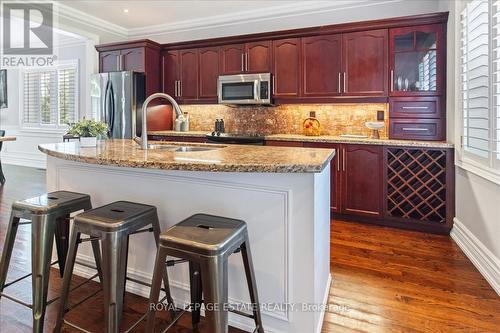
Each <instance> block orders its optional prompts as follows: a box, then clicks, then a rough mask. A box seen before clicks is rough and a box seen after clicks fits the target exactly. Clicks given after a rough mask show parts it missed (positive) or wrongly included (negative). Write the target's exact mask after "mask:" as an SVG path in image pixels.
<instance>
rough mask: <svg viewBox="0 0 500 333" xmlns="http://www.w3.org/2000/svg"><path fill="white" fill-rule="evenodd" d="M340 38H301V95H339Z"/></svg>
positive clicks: (336, 36) (338, 36)
mask: <svg viewBox="0 0 500 333" xmlns="http://www.w3.org/2000/svg"><path fill="white" fill-rule="evenodd" d="M341 48H342V36H341V35H325V36H314V37H305V38H302V80H303V81H302V95H303V96H304V97H330V96H336V95H340V94H341V72H342V68H341V66H342V53H341Z"/></svg>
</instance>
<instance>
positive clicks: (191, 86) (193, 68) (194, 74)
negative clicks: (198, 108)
mask: <svg viewBox="0 0 500 333" xmlns="http://www.w3.org/2000/svg"><path fill="white" fill-rule="evenodd" d="M179 63H180V67H179V68H180V69H179V79H180V81H181V82H180V87H179V90H180V94H179V95H180V97H181V99H182V100H196V99H198V49H189V50H181V51H179Z"/></svg>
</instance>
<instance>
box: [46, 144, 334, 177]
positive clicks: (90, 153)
mask: <svg viewBox="0 0 500 333" xmlns="http://www.w3.org/2000/svg"><path fill="white" fill-rule="evenodd" d="M150 143H157V144H163V145H169V146H172V145H175V146H190V147H202V148H203V147H207V148H216V149H212V150H206V151H191V152H175V151H173V150H167V149H149V150H147V151H146V150H141V149H140V147H139V145H138V144H137V143H135V142H134V141H132V140H116V139H115V140H104V141H99V142H98V144H97V147H91V148H83V147H80V143H79V142H65V143H52V144H42V145H39V146H38V149H39V150H40V151H41V152H43V153H46V154H47V155H49V156H53V157H57V158H61V159H65V160H70V161H76V162H83V163H90V164H100V165H112V166H121V167H130V168H145V169H164V170H183V171H213V172H274V173H314V172H321V171H322V170H323V169H324V168H325V167H326V166H327V165H328V162H329V161H330V160H331V159H332V158H333V156H334V155H335V154H334V150H333V149H321V148H290V147H266V146H252V145H218V144H189V143H183V144H178V143H177V144H176V143H171V142H163V143H160V142H152V141H150ZM174 149H175V148H174Z"/></svg>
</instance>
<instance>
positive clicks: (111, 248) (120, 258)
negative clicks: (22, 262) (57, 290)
mask: <svg viewBox="0 0 500 333" xmlns="http://www.w3.org/2000/svg"><path fill="white" fill-rule="evenodd" d="M73 225H74V227H73V230H72V231H71V236H70V242H69V251H68V257H67V261H66V270H65V271H64V278H63V286H62V290H61V302H60V305H59V314H58V318H57V322H56V327H55V329H54V332H60V331H61V327H62V324H63V322H64V323H66V324H68V325H70V326H72V327H73V328H76V329H79V330H82V331H86V330H84V329H82V328H81V327H78V326H77V325H75V324H72V323H70V322H68V321H66V320H64V314H65V313H66V312H67V311H69V310H71V309H73V308H74V307H73V308H71V309H66V303H67V302H68V292H69V287H70V282H71V277H72V274H73V267H74V263H75V258H76V253H77V250H78V240H79V239H80V235H81V234H82V233H83V234H87V235H89V236H90V238H91V239H93V240H98V241H100V242H101V245H102V273H103V277H102V280H101V283H102V288H103V291H104V320H105V325H106V327H105V330H104V331H105V332H108V333H115V332H119V329H120V323H121V319H122V309H123V298H124V294H125V282H126V280H132V281H134V282H137V283H141V284H143V285H146V286H149V284H146V283H143V282H141V281H137V280H133V279H130V278H127V276H126V271H127V257H128V243H129V236H130V235H132V234H137V233H142V232H153V234H154V238H155V242H156V245H157V246H158V243H159V238H160V225H159V222H158V215H157V212H156V207H154V206H150V205H143V204H139V203H134V202H128V201H117V202H114V203H111V204H108V205H106V206H102V207H99V208H95V209H92V210H89V211H86V212H84V213H82V214H80V215H78V216H76V217H75V221H74V224H73ZM143 228H146V229H143ZM162 278H163V283H164V286H165V289H164V291H165V293H166V297H165V298H166V299H167V302H168V303H169V304H173V301H172V297H171V296H170V288H169V284H168V276H167V273H166V272H164V273H163V274H162ZM79 304H81V303H79ZM79 304H77V305H79ZM172 315H173V316H175V312H174V311H173V312H172ZM145 317H146V314H144V315H143V316H142V318H140V319H139V321H137V322H136V323H135V324H133V325H132V327H130V328H129V329H128V330H127V332H129V331H131V330H132V329H133V328H135V327H136V326H137V325H138V324H139V323H140V322H141V321H142V320H143V319H144V318H145ZM86 332H87V331H86Z"/></svg>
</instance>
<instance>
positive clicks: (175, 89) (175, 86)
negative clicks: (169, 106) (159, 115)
mask: <svg viewBox="0 0 500 333" xmlns="http://www.w3.org/2000/svg"><path fill="white" fill-rule="evenodd" d="M174 97H177V80H175V81H174Z"/></svg>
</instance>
